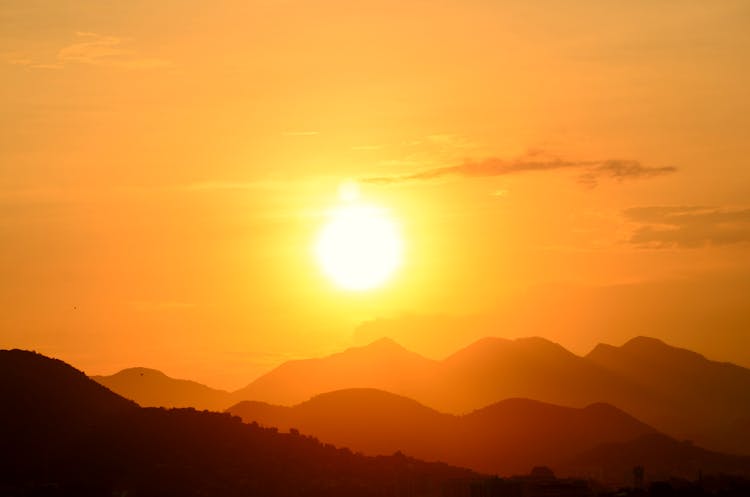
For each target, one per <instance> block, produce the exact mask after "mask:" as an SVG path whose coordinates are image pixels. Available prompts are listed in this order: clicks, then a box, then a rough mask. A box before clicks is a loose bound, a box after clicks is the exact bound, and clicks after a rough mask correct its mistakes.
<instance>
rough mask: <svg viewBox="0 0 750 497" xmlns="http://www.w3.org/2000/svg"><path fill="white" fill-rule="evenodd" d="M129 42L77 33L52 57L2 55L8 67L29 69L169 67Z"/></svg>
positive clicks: (166, 63) (121, 39) (166, 62)
mask: <svg viewBox="0 0 750 497" xmlns="http://www.w3.org/2000/svg"><path fill="white" fill-rule="evenodd" d="M130 41H131V40H130V39H128V38H121V37H118V36H111V35H102V34H99V33H92V32H88V31H77V32H76V33H75V35H74V40H73V42H72V43H69V44H67V45H65V46H64V47H62V48H60V49H59V50H58V51H57V53H56V55H55V56H54V57H53V58H50V59H48V60H44V58H43V57H42V56H39V57H32V56H20V55H18V54H16V55H13V56H6V58H5V60H6V62H7V63H9V64H14V65H20V66H25V67H29V68H32V69H62V68H64V67H66V66H69V65H75V64H80V65H91V66H101V67H116V68H121V69H148V68H154V67H164V66H168V65H170V62H169V61H168V60H166V59H162V58H158V57H149V56H145V55H143V54H141V53H139V52H137V51H136V50H134V49H132V48H129V47H128V44H129V43H130Z"/></svg>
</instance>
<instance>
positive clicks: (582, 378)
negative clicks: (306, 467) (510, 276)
mask: <svg viewBox="0 0 750 497" xmlns="http://www.w3.org/2000/svg"><path fill="white" fill-rule="evenodd" d="M349 388H375V389H380V390H385V391H389V392H392V393H395V394H398V395H403V396H406V397H409V398H413V399H415V400H417V401H418V402H420V403H422V404H424V405H427V406H430V407H432V408H435V409H438V410H440V411H443V412H448V413H453V414H462V413H466V412H470V411H471V410H473V409H476V408H478V407H481V406H486V405H488V404H491V403H493V402H497V401H498V400H501V399H508V398H515V397H523V398H532V399H535V400H539V401H543V402H548V403H552V404H559V405H566V406H572V407H584V406H586V405H589V404H593V403H597V402H604V403H608V404H611V405H614V406H617V407H619V408H621V409H623V410H624V411H626V412H628V413H631V414H632V415H633V416H635V417H637V418H638V419H641V420H643V421H644V422H645V423H648V424H649V425H650V426H653V427H654V428H656V429H657V430H659V431H661V432H663V433H666V434H668V435H670V436H673V437H676V438H678V439H690V440H693V441H694V442H695V443H697V444H699V445H702V446H705V447H708V448H710V449H712V450H719V451H726V452H732V453H737V454H750V370H747V369H745V368H742V367H739V366H736V365H732V364H727V363H719V362H715V361H710V360H708V359H706V358H704V357H703V356H701V355H699V354H696V353H694V352H690V351H687V350H683V349H677V348H675V347H671V346H669V345H666V344H664V343H663V342H660V341H658V340H655V339H649V338H644V337H640V338H636V339H633V340H631V341H630V342H628V343H626V344H625V345H623V346H622V347H614V346H611V345H599V346H597V347H596V348H595V349H594V350H593V351H592V352H591V353H590V354H588V355H587V356H585V357H581V356H578V355H575V354H573V353H571V352H569V351H567V350H566V349H564V348H563V347H561V346H560V345H558V344H556V343H553V342H550V341H549V340H546V339H543V338H538V337H532V338H521V339H516V340H507V339H502V338H484V339H482V340H479V341H477V342H475V343H473V344H471V345H469V346H468V347H465V348H464V349H461V350H459V351H457V352H456V353H454V354H452V355H450V356H449V357H447V358H445V359H443V360H441V361H433V360H430V359H426V358H424V357H422V356H420V355H418V354H415V353H413V352H409V351H407V350H406V349H404V348H403V347H401V346H399V345H398V344H396V343H395V342H393V341H391V340H387V339H381V340H379V341H377V342H374V343H372V344H370V345H367V346H364V347H358V348H352V349H348V350H346V351H344V352H341V353H339V354H334V355H332V356H328V357H323V358H317V359H308V360H301V361H291V362H287V363H284V364H282V365H281V366H279V367H277V368H276V369H274V370H272V371H271V372H269V373H267V374H265V375H263V376H261V377H260V378H258V379H257V380H255V381H254V382H252V383H251V384H250V385H248V386H247V387H245V388H244V389H242V390H240V391H238V392H235V394H234V395H233V399H235V400H236V401H240V400H257V401H262V402H267V403H271V404H282V405H287V406H289V405H295V404H299V403H300V402H303V401H305V400H307V399H309V398H310V397H313V396H314V395H316V394H320V393H323V392H329V391H334V390H340V389H349Z"/></svg>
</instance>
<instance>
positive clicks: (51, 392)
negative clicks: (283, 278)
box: [0, 350, 475, 496]
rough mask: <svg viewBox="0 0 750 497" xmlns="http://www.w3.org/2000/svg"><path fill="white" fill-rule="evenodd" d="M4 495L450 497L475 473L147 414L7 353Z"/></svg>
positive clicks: (59, 371) (2, 413) (53, 363)
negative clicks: (458, 484)
mask: <svg viewBox="0 0 750 497" xmlns="http://www.w3.org/2000/svg"><path fill="white" fill-rule="evenodd" d="M0 401H1V402H2V409H0V440H2V441H3V454H4V455H5V456H8V455H11V454H12V457H4V458H3V464H2V465H0V495H35V496H36V495H76V496H101V495H138V496H159V495H186V496H190V495H196V496H197V495H222V496H235V495H237V496H239V495H267V496H350V495H361V496H370V495H373V496H374V495H377V496H389V495H393V496H395V495H441V494H443V489H444V488H446V486H449V487H451V488H453V486H455V482H457V481H458V482H461V481H466V480H467V479H468V478H472V477H474V476H475V474H473V473H471V472H470V471H468V470H463V469H458V468H453V467H450V466H447V465H444V464H429V463H423V462H420V461H417V460H414V459H410V458H407V457H405V456H401V455H394V456H388V457H365V456H359V455H355V454H352V453H351V452H350V451H349V450H347V449H336V448H335V447H333V446H331V445H325V446H324V445H322V444H321V443H319V442H318V441H317V440H315V439H312V438H308V437H303V436H299V435H294V434H281V433H278V432H277V431H276V430H274V429H264V428H261V427H259V426H257V425H248V424H243V423H242V422H241V421H240V419H239V418H236V417H232V416H230V415H229V414H219V413H207V412H197V411H194V410H192V409H175V410H169V411H168V410H164V409H155V408H140V407H138V406H137V405H136V404H135V403H133V402H130V401H128V400H125V399H123V398H121V397H119V396H117V395H115V394H114V393H112V392H111V391H109V390H107V389H106V388H104V387H103V386H101V385H99V384H97V383H96V382H94V381H92V380H90V379H88V378H86V376H85V375H84V374H83V373H81V372H79V371H77V370H75V369H73V368H72V367H70V366H68V365H66V364H65V363H63V362H61V361H57V360H53V359H49V358H46V357H44V356H41V355H38V354H35V353H33V352H27V351H20V350H12V351H7V350H3V351H0Z"/></svg>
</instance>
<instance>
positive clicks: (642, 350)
mask: <svg viewBox="0 0 750 497" xmlns="http://www.w3.org/2000/svg"><path fill="white" fill-rule="evenodd" d="M621 349H622V350H624V351H626V352H628V353H631V354H636V355H649V356H653V355H659V356H667V355H669V356H671V357H681V358H683V359H698V360H705V359H706V358H705V357H704V356H703V355H701V354H699V353H697V352H693V351H692V350H688V349H683V348H680V347H674V346H672V345H669V344H667V343H665V342H663V341H661V340H659V339H658V338H651V337H646V336H637V337H635V338H631V339H630V340H628V341H627V342H626V343H625V344H624V345H623V346H622V347H621Z"/></svg>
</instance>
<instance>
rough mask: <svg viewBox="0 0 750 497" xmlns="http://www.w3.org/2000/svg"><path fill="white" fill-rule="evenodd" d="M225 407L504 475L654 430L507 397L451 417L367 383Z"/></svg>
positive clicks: (367, 449)
mask: <svg viewBox="0 0 750 497" xmlns="http://www.w3.org/2000/svg"><path fill="white" fill-rule="evenodd" d="M228 412H230V413H232V414H235V415H238V416H240V417H242V418H243V419H244V420H245V421H247V422H251V421H255V422H258V423H260V424H262V425H266V426H276V427H279V428H280V429H282V430H290V429H292V428H294V429H298V430H299V431H301V432H302V433H306V434H310V435H313V436H316V437H318V438H320V439H321V440H322V441H324V442H328V443H333V444H335V445H338V446H346V447H350V448H352V449H354V450H358V451H361V452H363V453H365V454H371V455H374V454H391V453H393V452H395V451H403V452H404V453H406V454H409V455H411V456H414V457H418V458H421V459H426V460H441V461H446V462H448V463H451V464H457V465H462V466H467V467H470V468H472V469H475V470H477V471H482V472H487V473H499V474H505V475H509V474H520V473H522V472H526V471H528V469H529V468H531V467H533V466H535V465H540V464H544V465H548V466H551V467H552V468H553V469H555V466H556V465H559V464H561V463H562V462H563V461H566V460H568V459H570V458H572V457H574V456H575V455H577V454H579V453H581V452H583V451H586V450H590V449H593V448H594V447H597V446H598V445H600V444H602V443H614V442H627V441H630V440H632V439H634V438H637V437H639V436H642V435H645V434H652V433H656V431H655V430H654V429H653V428H651V427H649V426H647V425H645V424H643V423H641V422H640V421H638V420H636V419H634V418H632V417H631V416H629V415H627V414H626V413H624V412H622V411H620V410H619V409H616V408H614V407H612V406H609V405H606V404H592V405H590V406H587V407H585V408H581V409H577V408H569V407H560V406H555V405H551V404H546V403H542V402H537V401H532V400H527V399H509V400H505V401H502V402H498V403H495V404H492V405H490V406H487V407H485V408H482V409H479V410H476V411H474V412H472V413H470V414H466V415H463V416H455V415H450V414H444V413H440V412H437V411H435V410H433V409H430V408H428V407H425V406H423V405H421V404H419V403H418V402H415V401H413V400H410V399H408V398H405V397H401V396H398V395H394V394H391V393H387V392H383V391H379V390H373V389H350V390H341V391H336V392H330V393H326V394H322V395H318V396H316V397H313V398H312V399H310V400H308V401H306V402H303V403H301V404H299V405H296V406H294V407H282V406H272V405H268V404H264V403H260V402H241V403H239V404H237V405H236V406H233V407H232V408H230V409H229V410H228Z"/></svg>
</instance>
